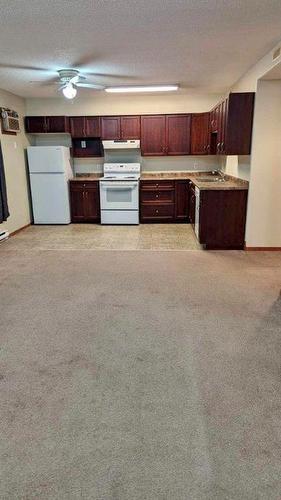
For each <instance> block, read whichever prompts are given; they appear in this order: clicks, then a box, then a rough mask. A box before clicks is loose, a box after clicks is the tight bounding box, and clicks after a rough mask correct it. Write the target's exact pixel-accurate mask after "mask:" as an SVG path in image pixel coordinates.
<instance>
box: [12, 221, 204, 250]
mask: <svg viewBox="0 0 281 500" xmlns="http://www.w3.org/2000/svg"><path fill="white" fill-rule="evenodd" d="M9 246H10V247H15V248H17V249H23V250H24V249H29V248H30V249H31V248H32V249H38V250H79V249H83V250H101V249H103V250H200V249H201V246H200V245H199V244H198V242H197V240H196V238H195V235H194V232H193V229H192V227H191V226H190V225H189V224H141V225H139V226H101V225H99V224H70V225H69V226H30V227H28V228H26V229H25V230H23V231H21V232H20V233H18V234H17V235H15V236H14V237H13V238H11V239H10V240H9Z"/></svg>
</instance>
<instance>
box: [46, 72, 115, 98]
mask: <svg viewBox="0 0 281 500" xmlns="http://www.w3.org/2000/svg"><path fill="white" fill-rule="evenodd" d="M58 74H59V79H58V80H57V81H56V82H55V83H58V84H60V86H59V89H58V90H59V91H60V90H62V93H63V95H64V97H66V98H67V99H74V97H75V96H76V94H77V88H78V87H82V88H87V89H95V90H104V88H105V87H104V86H103V85H97V84H95V83H87V82H85V80H86V77H85V76H82V75H81V74H80V73H79V71H78V70H76V69H60V70H58Z"/></svg>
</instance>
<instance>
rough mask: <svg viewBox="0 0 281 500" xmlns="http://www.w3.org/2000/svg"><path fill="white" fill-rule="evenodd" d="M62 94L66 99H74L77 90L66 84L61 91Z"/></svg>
mask: <svg viewBox="0 0 281 500" xmlns="http://www.w3.org/2000/svg"><path fill="white" fill-rule="evenodd" d="M62 93H63V95H64V97H66V98H67V99H74V97H75V96H76V94H77V90H76V89H75V88H74V87H73V85H72V84H71V83H68V84H67V85H66V86H65V87H64V88H63V89H62Z"/></svg>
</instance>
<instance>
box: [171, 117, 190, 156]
mask: <svg viewBox="0 0 281 500" xmlns="http://www.w3.org/2000/svg"><path fill="white" fill-rule="evenodd" d="M190 124H191V115H190V114H188V115H167V116H166V145H165V146H166V149H165V153H166V154H167V155H188V154H190Z"/></svg>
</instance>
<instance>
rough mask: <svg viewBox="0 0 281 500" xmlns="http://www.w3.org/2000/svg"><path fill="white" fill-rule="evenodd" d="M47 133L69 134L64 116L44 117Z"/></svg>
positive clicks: (67, 120)
mask: <svg viewBox="0 0 281 500" xmlns="http://www.w3.org/2000/svg"><path fill="white" fill-rule="evenodd" d="M46 121H47V132H49V133H50V134H59V133H61V134H63V133H65V132H69V119H68V117H66V116H46Z"/></svg>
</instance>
